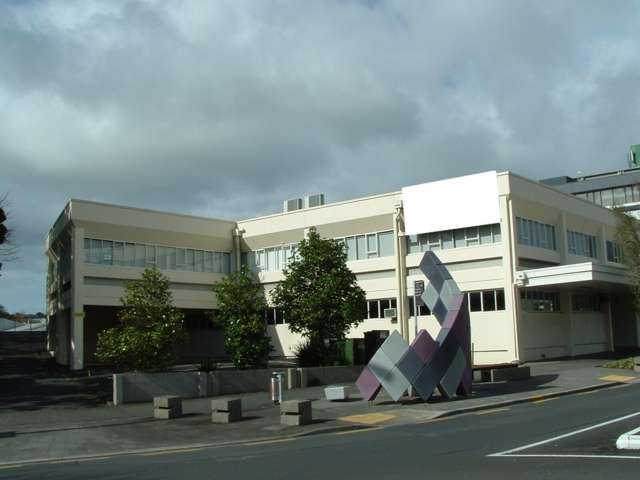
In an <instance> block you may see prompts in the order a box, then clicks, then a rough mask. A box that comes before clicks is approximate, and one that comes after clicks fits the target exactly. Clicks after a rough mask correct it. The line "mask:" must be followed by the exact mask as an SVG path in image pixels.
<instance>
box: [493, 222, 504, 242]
mask: <svg viewBox="0 0 640 480" xmlns="http://www.w3.org/2000/svg"><path fill="white" fill-rule="evenodd" d="M491 230H492V231H493V241H494V242H496V243H497V242H501V241H502V233H501V231H500V224H499V223H496V224H495V225H493V226H492V228H491Z"/></svg>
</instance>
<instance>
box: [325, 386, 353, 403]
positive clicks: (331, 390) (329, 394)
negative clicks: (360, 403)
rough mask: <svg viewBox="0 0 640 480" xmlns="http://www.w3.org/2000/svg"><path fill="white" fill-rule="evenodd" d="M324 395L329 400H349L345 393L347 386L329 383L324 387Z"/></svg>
mask: <svg viewBox="0 0 640 480" xmlns="http://www.w3.org/2000/svg"><path fill="white" fill-rule="evenodd" d="M324 396H325V397H326V399H327V400H329V401H330V402H336V401H340V400H349V394H348V393H347V387H343V386H339V385H331V386H329V387H326V388H325V389H324Z"/></svg>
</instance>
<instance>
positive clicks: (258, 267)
mask: <svg viewBox="0 0 640 480" xmlns="http://www.w3.org/2000/svg"><path fill="white" fill-rule="evenodd" d="M296 256H297V253H296V246H295V244H293V245H280V246H277V247H270V248H264V249H261V250H255V251H253V252H247V254H246V257H245V256H244V255H243V262H246V263H248V265H249V268H250V269H251V270H252V271H254V272H279V271H282V270H284V269H285V268H287V266H288V265H289V262H291V261H292V260H293V259H294V258H296Z"/></svg>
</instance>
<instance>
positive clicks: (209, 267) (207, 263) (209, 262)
mask: <svg viewBox="0 0 640 480" xmlns="http://www.w3.org/2000/svg"><path fill="white" fill-rule="evenodd" d="M204 271H205V272H208V273H211V272H213V252H204Z"/></svg>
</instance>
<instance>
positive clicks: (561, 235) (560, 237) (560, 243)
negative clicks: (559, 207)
mask: <svg viewBox="0 0 640 480" xmlns="http://www.w3.org/2000/svg"><path fill="white" fill-rule="evenodd" d="M556 236H557V238H556V241H557V244H556V246H557V247H558V253H559V254H560V265H566V264H567V256H568V254H569V252H568V248H567V217H566V215H565V214H564V212H562V213H561V214H560V224H559V225H558V232H557V234H556Z"/></svg>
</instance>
